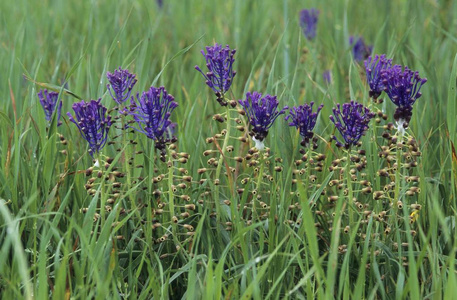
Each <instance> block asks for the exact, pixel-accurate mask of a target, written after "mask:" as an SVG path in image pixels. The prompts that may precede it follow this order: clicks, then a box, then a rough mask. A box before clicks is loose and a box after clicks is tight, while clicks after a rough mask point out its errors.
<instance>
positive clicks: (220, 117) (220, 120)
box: [213, 114, 225, 123]
mask: <svg viewBox="0 0 457 300" xmlns="http://www.w3.org/2000/svg"><path fill="white" fill-rule="evenodd" d="M213 120H214V121H218V122H220V123H224V121H225V118H224V117H223V116H221V115H220V114H215V115H214V116H213Z"/></svg>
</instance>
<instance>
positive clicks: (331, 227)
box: [0, 0, 457, 299]
mask: <svg viewBox="0 0 457 300" xmlns="http://www.w3.org/2000/svg"><path fill="white" fill-rule="evenodd" d="M310 8H317V9H318V10H319V11H320V14H319V20H318V23H317V34H316V37H315V38H314V39H313V40H308V39H307V38H306V37H305V35H304V34H303V31H302V29H301V28H300V23H299V13H300V11H301V10H302V9H310ZM456 28H457V2H456V1H452V0H442V1H438V0H427V1H425V0H424V1H413V0H411V1H408V0H390V1H377V0H366V1H354V0H344V1H343V0H341V1H335V0H321V1H298V0H283V1H279V0H233V1H220V0H213V1H194V0H163V5H159V3H158V2H157V1H153V0H149V1H145V0H138V1H127V0H119V1H109V0H91V1H58V0H44V1H41V2H40V4H38V2H36V1H30V0H18V1H16V2H14V1H1V2H0V70H1V75H0V298H1V299H22V298H25V299H48V298H52V299H181V298H184V299H314V298H316V299H453V297H455V296H454V295H456V294H457V273H456V251H457V230H456V215H457V200H456V182H457V152H456V150H455V148H454V147H455V145H454V143H456V142H457V126H456V124H457V122H456V116H457V90H456V88H457V30H456ZM351 36H354V37H363V38H364V40H365V42H366V43H367V45H370V46H371V45H373V48H372V54H373V55H374V54H379V55H380V54H385V55H386V56H387V57H388V58H389V59H392V60H393V64H399V65H402V66H408V67H409V68H410V69H411V70H413V71H418V72H419V75H420V76H421V78H427V82H426V83H425V84H424V85H423V86H422V89H421V93H422V96H421V97H420V98H419V99H418V100H417V102H416V103H415V104H414V106H413V107H414V109H413V110H412V118H411V121H410V122H409V127H408V128H407V129H406V133H405V134H403V135H401V134H399V131H396V129H395V128H391V127H389V126H390V125H388V124H389V123H393V124H395V120H394V111H396V106H395V105H394V104H393V103H392V101H391V100H389V97H388V96H387V95H386V93H383V94H382V95H381V97H380V98H382V99H384V101H383V102H382V103H380V104H377V103H375V102H374V101H373V99H371V98H370V96H369V91H370V88H369V87H368V85H367V81H366V70H365V66H364V62H363V60H362V61H356V60H355V59H354V56H353V47H351V45H350V43H349V39H350V37H351ZM215 43H219V44H221V45H223V46H224V47H225V45H228V46H229V47H230V49H236V53H235V55H234V59H235V61H234V64H233V68H234V70H236V76H235V77H233V80H232V85H231V87H230V89H229V91H228V92H227V93H225V95H224V96H225V101H228V102H229V103H230V100H240V99H246V93H247V92H254V91H257V92H260V93H262V94H264V95H266V94H270V95H276V96H277V100H278V102H279V106H278V108H279V110H280V109H282V108H283V107H285V106H288V107H289V108H292V107H293V106H298V105H302V104H304V103H310V102H311V101H313V102H314V103H315V105H314V110H315V109H316V107H317V106H319V105H321V104H323V108H322V110H321V111H320V113H319V116H318V118H317V124H316V126H315V128H314V130H313V132H314V137H316V139H315V142H316V147H315V148H313V147H310V145H308V147H304V146H302V145H301V144H300V142H301V137H300V135H299V132H298V131H297V130H296V128H295V127H291V126H288V123H289V122H290V120H289V121H285V120H284V117H285V116H287V115H289V110H288V109H287V110H286V111H285V114H283V115H280V116H279V117H278V118H277V119H276V121H275V122H274V124H273V125H272V127H271V128H270V129H269V131H268V136H267V137H266V138H265V140H264V143H265V146H266V147H267V148H266V149H265V150H262V151H257V150H255V149H251V148H252V147H254V146H255V143H254V142H253V141H252V139H251V138H250V137H249V136H248V135H247V132H248V131H249V130H252V126H251V125H252V124H250V122H249V118H248V116H247V115H243V114H240V111H242V106H241V105H240V104H239V103H238V104H237V102H234V103H233V102H232V104H233V107H232V106H231V105H228V106H226V107H223V106H221V105H219V103H218V101H217V97H216V96H215V94H214V92H213V91H212V90H211V89H210V88H209V87H208V86H207V85H206V84H205V78H204V77H203V76H202V74H200V73H199V72H198V71H197V70H195V66H196V65H198V66H199V67H200V68H201V69H202V70H203V72H207V70H206V67H205V64H206V62H205V58H204V57H203V55H202V53H201V51H202V50H204V51H206V50H205V47H207V46H213V45H214V44H215ZM119 67H121V68H122V69H128V70H129V71H130V72H131V73H134V74H135V75H136V79H137V80H138V81H137V83H136V85H135V86H134V88H133V90H132V95H135V99H136V94H137V93H140V95H141V93H142V92H144V91H147V90H149V88H150V87H151V86H154V87H159V86H164V87H165V88H166V90H167V91H168V93H170V94H171V95H173V96H174V99H175V101H176V102H177V103H178V107H177V108H176V109H175V110H174V111H173V112H172V114H171V116H170V119H171V121H172V122H175V123H177V127H176V129H175V132H174V135H175V136H176V138H177V141H176V142H173V143H171V142H170V143H167V145H166V147H165V148H164V150H163V153H162V154H161V153H160V151H158V150H156V147H157V146H158V144H157V140H156V141H154V140H153V139H149V138H148V137H147V136H146V135H145V134H143V133H141V132H138V130H133V129H132V130H131V129H130V128H129V129H127V130H124V126H125V125H126V124H128V125H130V126H131V127H135V125H134V124H133V123H134V122H132V121H130V120H131V119H130V116H128V115H123V114H120V111H121V110H122V107H123V105H122V104H121V105H120V106H121V107H117V104H116V102H114V101H113V99H112V97H111V95H110V93H109V92H108V89H107V84H108V83H109V82H108V79H107V72H113V71H114V70H115V69H118V68H119ZM325 72H329V73H330V74H331V79H330V81H327V80H325V79H324V77H323V76H324V73H325ZM42 89H48V90H55V91H56V92H59V100H61V101H62V117H61V119H60V120H61V121H62V125H61V126H57V123H58V122H57V121H58V120H57V114H53V116H52V118H51V121H50V122H48V121H47V120H46V119H45V112H44V110H43V108H42V106H41V105H40V101H39V97H38V95H37V94H38V92H39V91H40V90H42ZM99 98H101V104H102V105H103V106H105V107H107V109H108V113H109V114H110V115H111V118H112V123H113V125H112V126H111V128H110V130H109V134H108V138H107V144H106V145H105V147H103V149H101V151H100V152H99V153H95V155H94V157H91V155H90V154H89V152H88V150H89V146H88V143H87V141H86V140H85V139H84V138H83V137H82V136H81V134H80V132H79V130H78V128H77V126H75V124H73V123H72V122H71V121H70V119H69V117H68V116H67V114H66V113H67V112H70V113H71V114H72V115H73V116H74V111H73V109H72V105H73V104H74V103H76V102H79V101H81V100H82V99H84V100H86V101H89V100H92V99H95V100H96V99H99ZM350 100H356V101H357V102H359V103H361V104H363V105H364V106H366V107H368V108H369V109H370V110H371V111H372V112H375V113H376V116H375V117H374V118H373V119H372V120H371V122H370V124H369V128H368V129H367V130H366V133H365V135H364V136H363V137H362V138H361V144H360V145H359V146H353V147H350V148H349V149H343V148H338V147H337V146H336V145H335V141H334V140H333V139H332V136H333V135H335V136H336V138H337V139H339V140H341V135H340V133H339V132H338V130H337V129H336V128H335V125H334V124H333V123H332V121H331V120H330V119H329V116H330V115H335V112H334V111H333V110H332V108H334V107H336V104H337V103H340V104H343V103H348V102H349V101H350ZM129 103H130V101H128V102H127V104H129ZM215 115H216V116H215ZM218 120H219V121H218ZM136 128H137V129H138V125H136ZM390 129H391V130H390ZM389 130H390V131H389ZM386 132H387V133H386ZM165 135H168V133H166V134H165ZM383 135H384V137H383ZM386 136H388V138H386ZM402 141H403V142H404V143H403V144H402V143H401V142H402ZM303 156H306V159H305V158H303V159H302V157H303ZM96 161H97V162H96ZM95 162H96V163H95ZM94 163H95V164H94Z"/></svg>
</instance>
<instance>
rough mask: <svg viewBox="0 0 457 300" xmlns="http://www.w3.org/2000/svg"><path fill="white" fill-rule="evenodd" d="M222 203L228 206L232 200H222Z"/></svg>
mask: <svg viewBox="0 0 457 300" xmlns="http://www.w3.org/2000/svg"><path fill="white" fill-rule="evenodd" d="M224 204H225V205H229V206H230V204H232V202H231V201H230V200H224Z"/></svg>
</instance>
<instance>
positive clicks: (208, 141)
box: [206, 137, 214, 144]
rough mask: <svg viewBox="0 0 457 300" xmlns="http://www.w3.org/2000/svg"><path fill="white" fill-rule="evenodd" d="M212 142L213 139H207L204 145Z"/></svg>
mask: <svg viewBox="0 0 457 300" xmlns="http://www.w3.org/2000/svg"><path fill="white" fill-rule="evenodd" d="M212 142H214V138H212V137H209V138H207V139H206V143H207V144H211V143H212Z"/></svg>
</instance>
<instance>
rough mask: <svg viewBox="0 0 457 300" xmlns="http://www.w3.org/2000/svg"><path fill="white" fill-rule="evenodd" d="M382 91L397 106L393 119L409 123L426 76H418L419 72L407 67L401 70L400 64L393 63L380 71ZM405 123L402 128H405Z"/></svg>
mask: <svg viewBox="0 0 457 300" xmlns="http://www.w3.org/2000/svg"><path fill="white" fill-rule="evenodd" d="M381 76H382V79H383V84H384V91H385V92H386V93H387V95H388V96H389V98H390V100H392V102H393V103H394V104H395V105H396V106H397V109H396V110H395V113H394V119H395V120H396V121H397V122H401V124H402V125H403V124H404V122H406V123H409V121H410V120H411V116H412V114H413V113H412V111H413V104H414V103H415V102H416V100H417V99H419V98H420V96H422V93H421V92H420V89H421V87H422V85H424V83H426V82H427V79H426V78H420V77H419V72H417V71H416V72H413V71H411V70H410V69H408V67H405V70H404V71H403V70H402V67H401V66H400V65H395V66H393V67H391V68H388V69H386V70H384V71H383V72H382V75H381ZM407 127H408V124H405V126H404V127H403V128H407Z"/></svg>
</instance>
